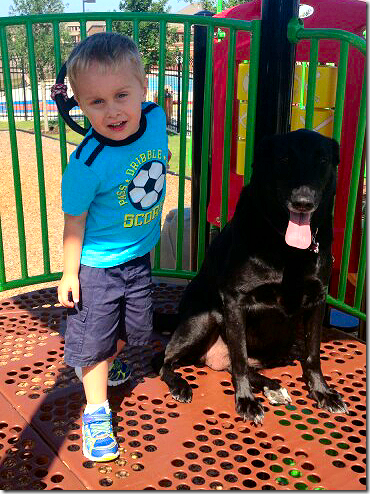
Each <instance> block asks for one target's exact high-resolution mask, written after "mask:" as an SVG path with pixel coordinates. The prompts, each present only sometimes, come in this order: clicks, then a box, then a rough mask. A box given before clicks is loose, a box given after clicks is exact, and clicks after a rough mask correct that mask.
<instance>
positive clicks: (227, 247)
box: [160, 130, 347, 423]
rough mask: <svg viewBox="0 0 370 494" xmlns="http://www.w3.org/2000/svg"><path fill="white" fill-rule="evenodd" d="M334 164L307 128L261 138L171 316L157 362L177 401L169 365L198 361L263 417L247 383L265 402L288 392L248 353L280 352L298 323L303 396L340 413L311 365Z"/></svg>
mask: <svg viewBox="0 0 370 494" xmlns="http://www.w3.org/2000/svg"><path fill="white" fill-rule="evenodd" d="M338 163H339V146H338V144H337V142H336V141H334V140H333V139H329V138H327V137H323V136H321V135H320V134H318V133H316V132H313V131H308V130H298V131H295V132H291V133H289V134H286V135H275V136H270V137H268V138H265V139H264V140H262V141H261V144H260V146H259V148H258V150H257V151H256V156H255V160H254V165H253V174H252V178H251V182H250V184H249V185H247V186H246V187H244V189H243V190H242V192H241V195H240V198H239V201H238V204H237V207H236V210H235V214H234V216H233V218H232V220H231V221H230V222H229V223H228V224H227V225H226V226H225V228H224V229H223V230H222V231H221V233H220V234H219V235H218V236H217V237H216V239H215V240H214V241H213V242H212V244H211V245H210V247H209V250H208V252H207V256H206V259H205V261H204V263H203V265H202V267H201V269H200V271H199V273H198V274H197V276H196V277H195V278H194V279H193V280H192V282H191V283H190V284H189V285H188V287H187V289H186V290H185V293H184V296H183V298H182V301H181V303H180V307H179V317H180V322H179V325H178V326H177V328H176V330H175V332H174V334H173V335H172V338H171V340H170V342H169V343H168V345H167V348H166V351H165V357H164V361H163V366H162V368H161V370H160V376H161V378H162V379H163V381H165V382H166V383H167V385H168V386H169V389H170V391H171V394H172V396H173V397H174V398H175V399H176V400H178V401H181V402H189V401H191V399H192V389H191V387H190V385H189V384H188V383H187V381H185V380H184V379H182V378H181V376H180V375H179V374H178V373H175V372H174V368H175V367H176V366H179V365H181V364H189V363H196V362H199V361H203V362H205V363H206V364H207V365H209V366H210V367H212V368H214V369H218V370H221V369H229V370H230V372H231V374H232V382H233V385H234V389H235V401H236V410H237V412H238V413H239V414H240V415H241V416H242V417H243V418H244V419H250V420H252V421H254V422H255V423H259V422H262V419H263V415H264V413H263V407H262V406H261V404H260V403H259V401H258V400H256V398H255V397H254V395H253V389H256V390H259V391H263V392H264V393H265V395H266V396H267V398H268V399H269V401H270V402H271V403H274V404H276V403H289V402H290V401H291V400H290V397H289V395H288V393H287V391H286V390H285V389H284V388H281V387H280V384H279V383H278V382H277V381H274V380H272V379H268V378H267V377H265V376H263V375H261V374H259V373H258V372H257V370H256V369H255V368H253V367H252V366H251V365H250V364H249V363H248V357H253V358H257V359H259V360H260V361H262V363H263V362H268V361H269V360H271V359H276V358H278V357H279V356H282V357H284V356H286V355H287V354H288V353H289V351H290V349H291V347H292V344H293V342H294V340H295V330H296V328H298V327H299V326H300V325H301V327H302V326H303V332H304V342H305V345H304V346H305V351H304V357H303V358H302V362H301V363H302V369H303V377H304V379H305V381H306V383H307V385H308V387H309V390H310V396H311V397H312V398H314V399H315V400H316V401H317V403H318V406H319V407H322V408H326V409H328V410H330V411H332V412H345V413H347V407H346V405H345V404H344V403H343V401H342V399H341V397H340V395H339V394H338V393H337V392H336V391H335V390H334V389H331V388H329V387H328V385H327V383H326V382H325V379H324V377H323V374H322V371H321V367H320V337H321V327H322V322H323V317H324V311H325V296H326V289H327V286H328V281H329V276H330V272H331V263H332V257H331V243H332V237H333V233H332V210H333V201H334V195H335V187H336V166H337V165H338Z"/></svg>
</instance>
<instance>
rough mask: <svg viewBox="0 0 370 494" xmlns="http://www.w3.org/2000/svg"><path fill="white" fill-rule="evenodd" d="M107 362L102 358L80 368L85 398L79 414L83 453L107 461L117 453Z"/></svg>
mask: <svg viewBox="0 0 370 494" xmlns="http://www.w3.org/2000/svg"><path fill="white" fill-rule="evenodd" d="M108 365H109V364H108V360H104V361H103V362H99V363H98V364H96V365H92V366H89V367H84V368H83V371H82V374H83V385H84V389H85V395H86V401H87V405H86V408H85V411H84V414H83V416H82V438H83V439H82V443H83V454H84V455H85V456H86V458H88V459H89V460H92V461H110V460H114V459H115V458H117V457H118V456H119V450H118V444H117V441H116V439H115V437H114V435H113V426H112V412H111V410H110V408H109V403H108V400H107V385H108Z"/></svg>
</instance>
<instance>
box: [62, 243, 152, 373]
mask: <svg viewBox="0 0 370 494" xmlns="http://www.w3.org/2000/svg"><path fill="white" fill-rule="evenodd" d="M79 280H80V301H79V303H78V304H75V308H73V309H68V311H67V329H66V334H65V347H64V360H65V362H66V363H67V364H68V365H70V366H72V367H85V366H87V365H93V364H96V363H98V362H102V361H103V360H106V359H107V358H109V357H111V356H112V355H113V354H114V352H115V351H116V343H117V340H118V339H122V340H125V341H127V343H128V344H129V345H145V344H147V343H148V342H149V341H150V337H151V334H152V328H153V308H152V279H151V268H150V256H149V253H148V254H146V255H145V256H143V257H138V258H136V259H133V260H132V261H129V262H126V263H124V264H120V265H119V266H114V267H111V268H93V267H90V266H84V265H81V267H80V274H79Z"/></svg>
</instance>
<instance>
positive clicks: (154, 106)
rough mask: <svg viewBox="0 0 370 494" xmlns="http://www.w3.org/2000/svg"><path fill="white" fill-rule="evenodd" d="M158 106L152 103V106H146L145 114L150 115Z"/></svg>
mask: <svg viewBox="0 0 370 494" xmlns="http://www.w3.org/2000/svg"><path fill="white" fill-rule="evenodd" d="M157 107H158V105H156V104H155V103H150V105H148V106H146V107H145V108H144V110H143V113H144V114H145V115H146V114H147V113H149V112H150V111H152V110H154V108H157Z"/></svg>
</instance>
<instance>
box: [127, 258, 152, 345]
mask: <svg viewBox="0 0 370 494" xmlns="http://www.w3.org/2000/svg"><path fill="white" fill-rule="evenodd" d="M126 276H127V285H126V294H125V314H124V321H125V332H126V338H127V342H128V344H129V345H133V346H142V345H147V344H148V343H149V342H150V340H151V337H152V333H153V304H152V278H151V266H150V256H149V254H146V255H145V256H142V257H138V258H136V259H134V260H133V261H130V262H129V263H127V272H126Z"/></svg>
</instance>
